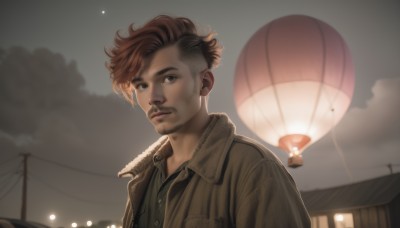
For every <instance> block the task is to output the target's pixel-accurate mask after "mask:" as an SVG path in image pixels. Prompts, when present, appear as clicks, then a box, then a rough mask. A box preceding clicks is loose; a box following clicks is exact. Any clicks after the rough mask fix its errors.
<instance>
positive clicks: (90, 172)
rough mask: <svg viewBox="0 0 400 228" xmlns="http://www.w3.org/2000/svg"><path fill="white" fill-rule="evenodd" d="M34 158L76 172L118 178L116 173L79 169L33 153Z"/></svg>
mask: <svg viewBox="0 0 400 228" xmlns="http://www.w3.org/2000/svg"><path fill="white" fill-rule="evenodd" d="M32 157H33V158H36V159H37V160H40V161H43V162H47V163H50V164H53V165H56V166H60V167H62V168H66V169H70V170H73V171H76V172H80V173H85V174H89V175H93V176H98V177H105V178H112V179H117V176H116V175H108V174H103V173H97V172H93V171H88V170H83V169H79V168H75V167H72V166H69V165H65V164H62V163H59V162H56V161H51V160H48V159H45V158H41V157H39V156H36V155H32Z"/></svg>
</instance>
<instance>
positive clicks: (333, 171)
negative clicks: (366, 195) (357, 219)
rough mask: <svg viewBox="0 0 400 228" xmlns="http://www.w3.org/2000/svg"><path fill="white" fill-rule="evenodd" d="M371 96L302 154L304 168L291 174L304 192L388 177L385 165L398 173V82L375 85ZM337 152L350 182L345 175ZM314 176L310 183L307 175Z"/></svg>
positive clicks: (399, 90)
mask: <svg viewBox="0 0 400 228" xmlns="http://www.w3.org/2000/svg"><path fill="white" fill-rule="evenodd" d="M372 94H373V96H372V97H371V99H369V100H368V101H367V105H366V107H365V108H358V107H355V108H352V109H350V110H349V111H348V112H347V114H346V115H345V116H344V117H343V119H342V120H341V121H340V122H339V124H338V125H337V126H336V127H335V129H334V134H333V133H332V131H331V132H329V133H328V134H327V135H326V136H325V137H324V138H322V139H321V140H320V141H319V142H316V143H315V144H314V145H311V146H310V147H309V148H308V149H307V150H306V151H305V152H304V160H305V165H304V167H302V168H300V169H302V170H299V171H296V172H293V173H294V175H295V176H296V178H298V179H299V180H300V182H301V183H302V184H301V185H302V187H303V188H308V187H309V186H314V187H315V186H321V187H324V186H325V187H326V186H335V185H338V184H344V183H349V182H353V181H360V180H363V179H368V178H373V177H376V176H382V175H387V174H389V169H388V167H387V165H388V164H393V165H394V170H395V171H398V170H399V166H400V153H399V148H400V140H399V139H400V116H399V113H400V78H388V79H381V80H378V81H376V83H375V84H374V86H373V87H372ZM333 137H335V138H336V141H337V142H338V146H339V147H338V148H337V147H335V145H334V143H333ZM340 151H342V152H343V156H344V158H345V163H346V164H347V166H348V168H349V170H350V174H351V176H352V177H353V179H351V178H350V177H349V176H348V175H347V173H346V171H345V164H344V163H343V162H342V160H341V159H340V156H339V152H340ZM313 172H318V173H319V175H318V176H313V177H312V179H311V176H310V175H307V173H313ZM346 180H347V181H346ZM311 188H312V187H311Z"/></svg>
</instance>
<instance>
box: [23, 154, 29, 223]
mask: <svg viewBox="0 0 400 228" xmlns="http://www.w3.org/2000/svg"><path fill="white" fill-rule="evenodd" d="M30 155H31V154H30V153H22V154H21V156H22V157H23V164H24V170H23V173H22V175H23V176H22V178H23V182H22V206H21V220H22V221H26V201H27V196H26V195H27V189H28V157H29V156H30Z"/></svg>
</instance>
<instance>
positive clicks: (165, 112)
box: [150, 111, 171, 119]
mask: <svg viewBox="0 0 400 228" xmlns="http://www.w3.org/2000/svg"><path fill="white" fill-rule="evenodd" d="M170 113H171V112H167V111H161V112H153V113H152V114H151V115H150V119H153V118H155V117H158V116H162V115H166V114H170Z"/></svg>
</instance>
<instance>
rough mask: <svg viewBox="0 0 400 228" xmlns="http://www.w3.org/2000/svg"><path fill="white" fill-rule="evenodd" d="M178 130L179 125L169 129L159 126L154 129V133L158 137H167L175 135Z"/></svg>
mask: <svg viewBox="0 0 400 228" xmlns="http://www.w3.org/2000/svg"><path fill="white" fill-rule="evenodd" d="M180 128H181V125H176V126H171V127H166V126H161V127H159V128H157V127H155V129H156V132H157V133H158V134H160V135H169V134H172V133H175V132H177V131H178V130H179V129H180Z"/></svg>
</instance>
